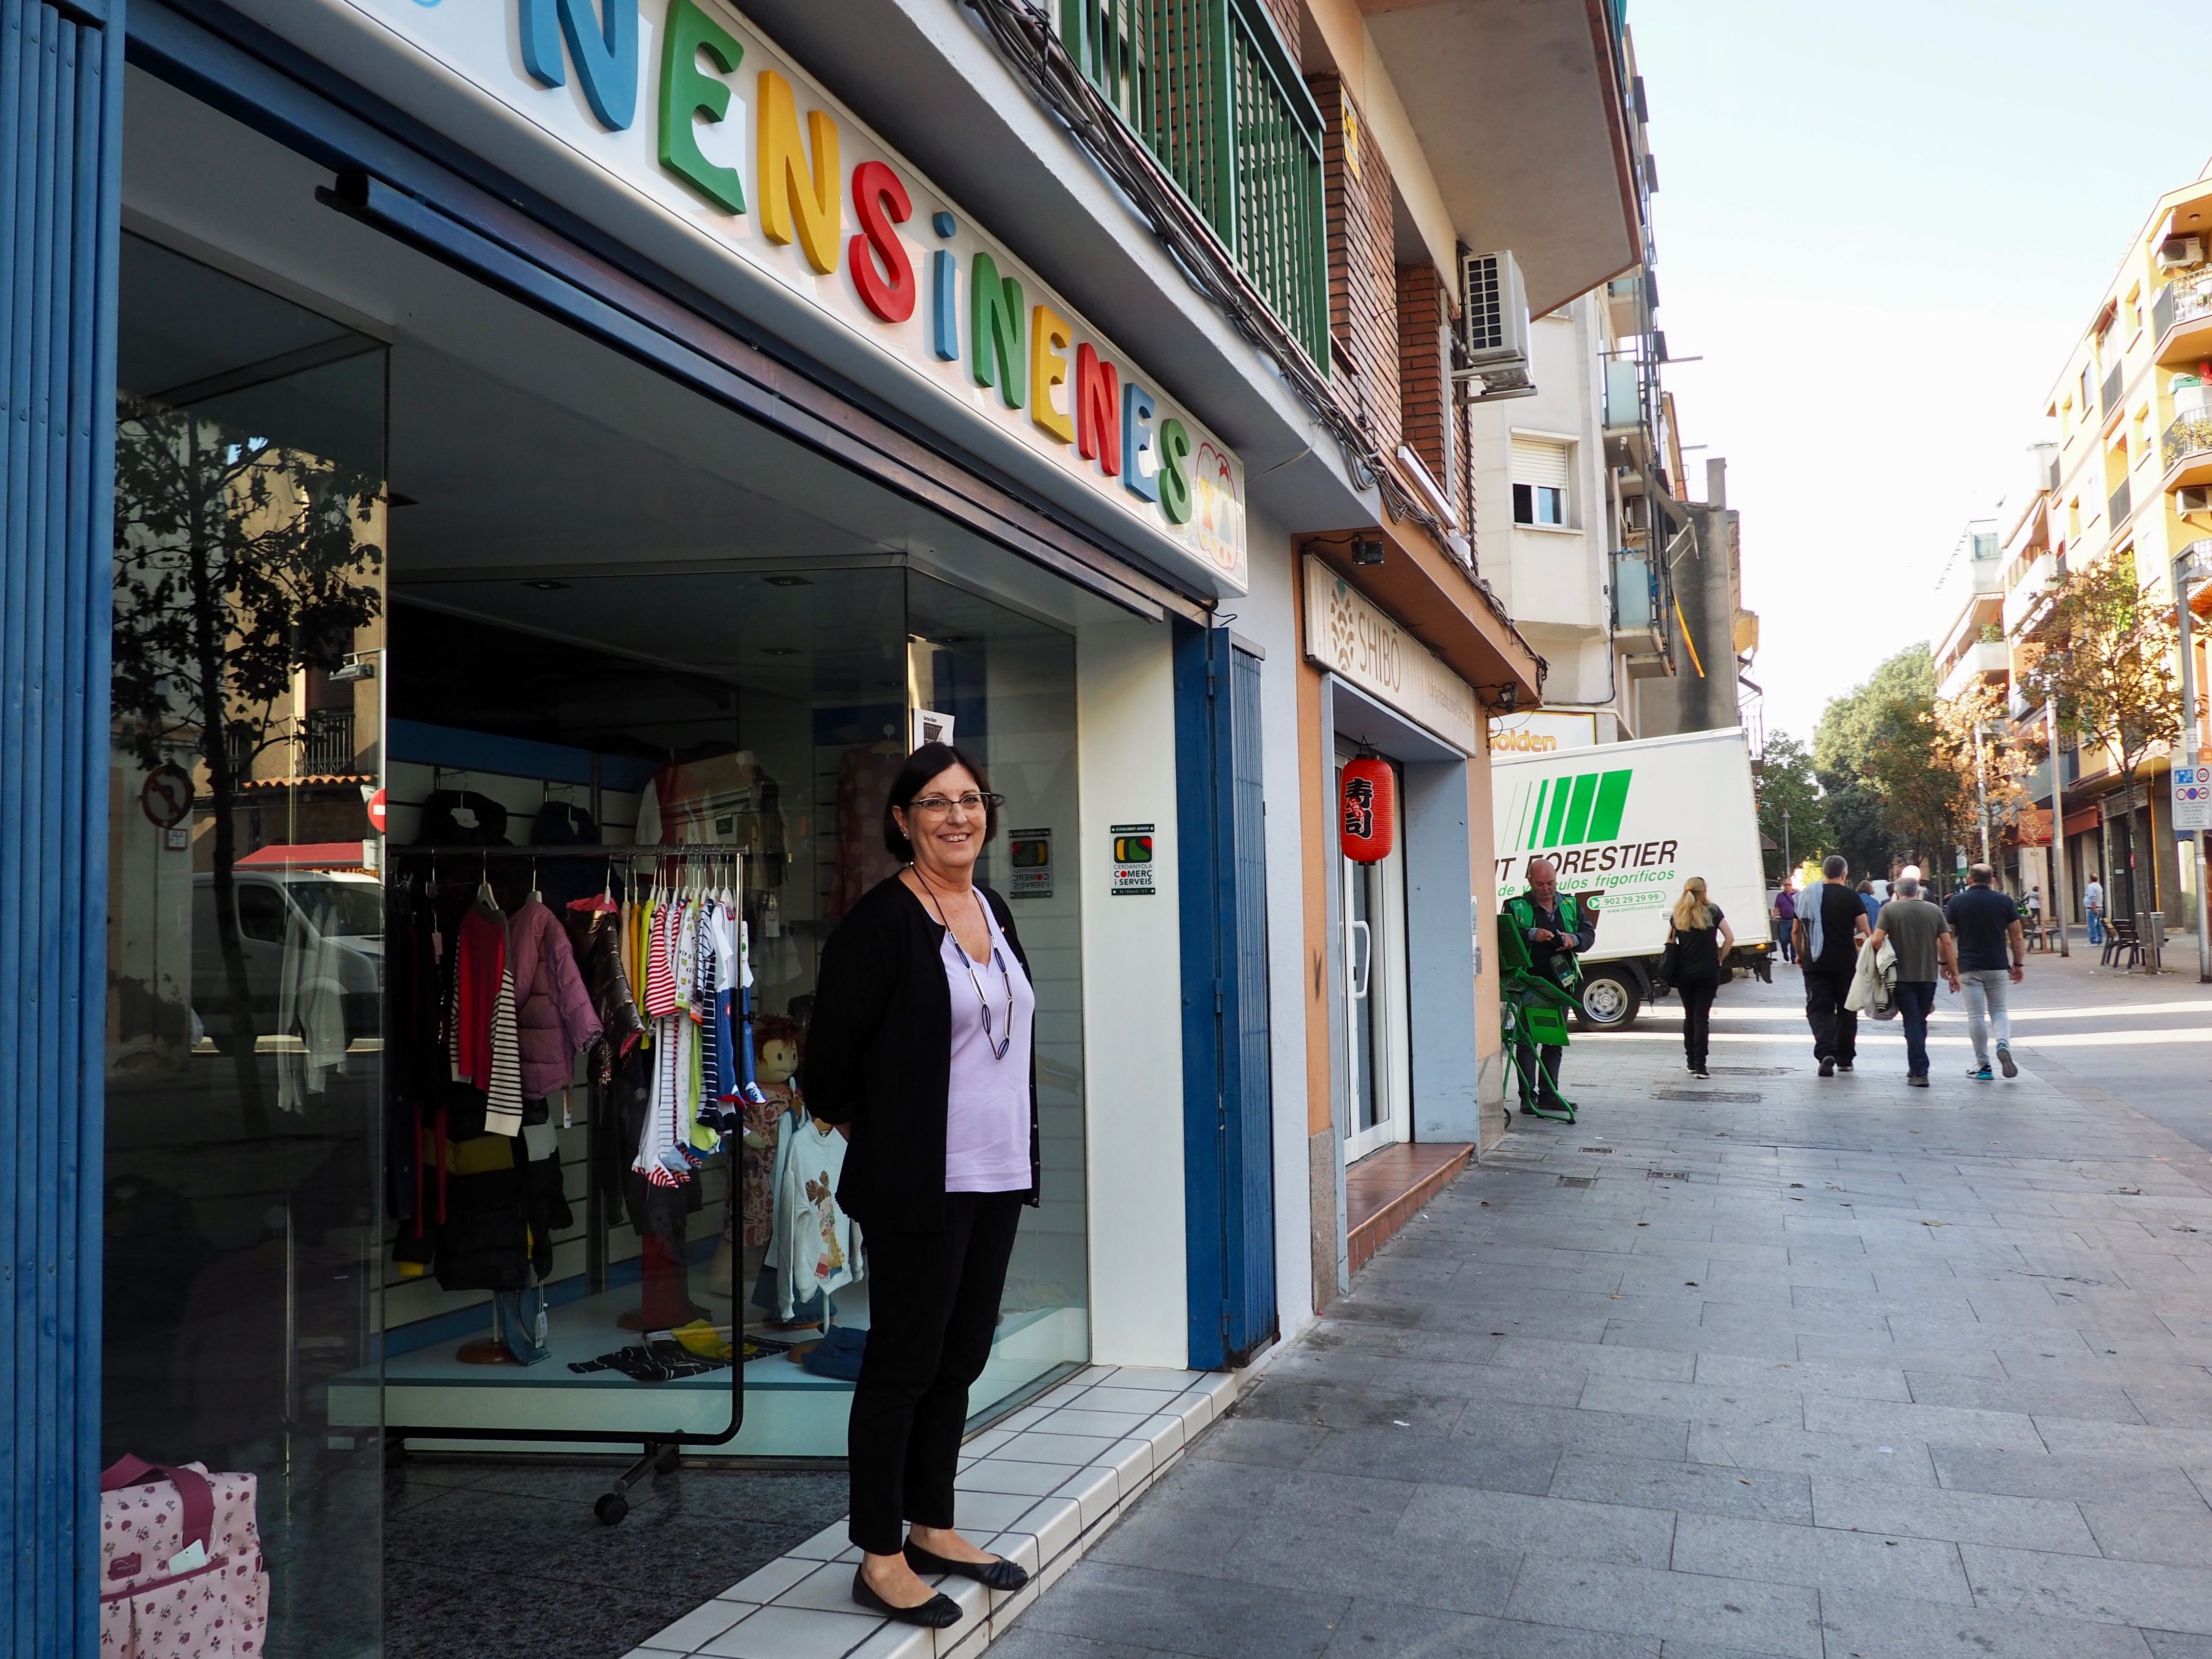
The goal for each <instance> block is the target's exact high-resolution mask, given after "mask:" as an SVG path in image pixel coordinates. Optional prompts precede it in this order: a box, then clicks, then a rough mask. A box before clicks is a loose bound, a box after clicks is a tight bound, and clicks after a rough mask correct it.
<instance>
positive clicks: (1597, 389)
mask: <svg viewBox="0 0 2212 1659" xmlns="http://www.w3.org/2000/svg"><path fill="white" fill-rule="evenodd" d="M1651 287H1652V282H1651V277H1650V274H1649V272H1648V270H1638V271H1634V272H1631V273H1630V274H1629V275H1627V276H1623V277H1619V278H1616V279H1615V280H1613V282H1611V283H1607V285H1606V286H1605V287H1604V288H1601V289H1593V290H1592V291H1591V292H1589V293H1588V294H1584V295H1578V296H1577V297H1576V298H1575V299H1574V300H1572V301H1569V302H1568V303H1567V304H1566V305H1565V306H1563V307H1559V309H1558V310H1557V311H1554V312H1552V313H1548V314H1547V315H1545V316H1542V317H1540V318H1538V319H1535V320H1534V322H1533V323H1531V325H1529V330H1528V336H1529V373H1530V379H1531V380H1532V381H1533V383H1534V390H1533V392H1531V394H1530V395H1528V396H1527V397H1524V398H1518V399H1514V400H1498V401H1495V402H1486V403H1482V404H1476V405H1474V407H1473V408H1472V409H1471V410H1469V416H1468V427H1469V435H1468V445H1469V449H1470V453H1471V456H1472V461H1473V473H1474V519H1475V536H1474V540H1475V545H1476V547H1477V548H1478V549H1479V550H1480V555H1481V568H1482V571H1483V574H1485V576H1486V578H1487V579H1488V580H1489V581H1490V582H1491V584H1492V586H1493V587H1495V588H1496V589H1497V591H1498V597H1499V598H1500V599H1503V600H1504V602H1505V606H1506V609H1507V611H1509V612H1510V613H1511V615H1512V617H1513V618H1514V622H1515V625H1516V627H1518V628H1519V629H1521V631H1522V634H1523V635H1525V636H1526V637H1527V639H1528V641H1529V643H1530V644H1531V645H1533V646H1534V647H1536V649H1537V650H1538V651H1540V652H1541V653H1543V657H1544V660H1545V665H1546V669H1547V672H1546V675H1545V679H1544V699H1543V705H1542V707H1541V708H1540V709H1535V710H1531V711H1528V712H1527V713H1525V714H1515V715H1509V716H1503V717H1500V719H1499V720H1498V722H1497V726H1496V729H1497V732H1498V736H1499V739H1500V741H1503V742H1507V743H1511V742H1515V741H1519V740H1522V738H1523V735H1524V734H1525V735H1526V737H1527V738H1539V737H1542V736H1546V735H1549V736H1553V737H1560V736H1565V737H1567V738H1569V739H1570V740H1580V741H1586V742H1596V743H1612V742H1616V741H1619V740H1620V739H1623V738H1636V737H1640V736H1646V735H1650V734H1649V733H1647V732H1645V731H1644V726H1643V721H1642V719H1641V713H1642V699H1641V696H1640V695H1639V694H1640V692H1641V690H1642V689H1643V688H1644V685H1645V684H1646V683H1647V682H1649V681H1650V680H1653V679H1655V678H1664V677H1665V676H1667V675H1668V674H1670V673H1672V672H1674V670H1675V660H1674V638H1675V636H1676V635H1677V633H1678V631H1679V630H1678V624H1677V623H1676V622H1675V619H1674V584H1673V582H1672V580H1670V578H1669V570H1668V564H1667V562H1666V560H1665V559H1664V558H1663V557H1662V556H1656V555H1655V550H1653V548H1652V547H1651V545H1650V535H1649V531H1650V526H1651V524H1652V522H1653V520H1654V518H1655V517H1656V516H1662V515H1655V513H1654V512H1653V510H1652V502H1653V501H1654V499H1655V496H1654V493H1653V492H1654V491H1655V490H1663V489H1664V488H1665V480H1666V479H1667V478H1668V473H1667V472H1666V470H1665V462H1664V460H1663V459H1661V452H1660V450H1659V447H1658V446H1657V445H1656V443H1655V442H1654V434H1653V429H1652V428H1653V427H1654V425H1655V424H1656V422H1655V421H1654V419H1653V418H1652V417H1653V416H1654V415H1655V414H1657V415H1659V416H1660V417H1661V418H1662V419H1663V413H1662V411H1658V410H1650V409H1649V408H1648V407H1647V401H1646V391H1647V386H1648V384H1649V380H1650V377H1651V371H1650V368H1649V366H1647V364H1646V363H1645V362H1644V361H1643V359H1642V357H1641V352H1642V351H1643V349H1644V338H1645V337H1647V336H1648V335H1649V334H1650V325H1649V319H1648V318H1647V317H1646V315H1645V313H1646V311H1647V309H1648V302H1647V301H1646V298H1645V296H1646V295H1648V294H1649V293H1650V291H1651ZM1647 467H1649V468H1650V472H1651V474H1652V475H1653V476H1652V477H1651V478H1649V479H1648V478H1647V474H1646V471H1645V469H1646V468H1647Z"/></svg>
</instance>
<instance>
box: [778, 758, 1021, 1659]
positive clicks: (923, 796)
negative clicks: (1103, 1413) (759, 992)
mask: <svg viewBox="0 0 2212 1659" xmlns="http://www.w3.org/2000/svg"><path fill="white" fill-rule="evenodd" d="M1001 799H1002V798H1001V797H1000V796H998V795H994V794H993V793H991V787H990V784H989V783H988V781H987V780H986V779H985V777H984V775H983V769H982V768H981V766H979V765H978V764H977V763H975V761H973V760H971V759H970V758H969V757H967V756H966V755H963V754H962V753H961V752H960V751H959V750H957V749H955V748H953V747H952V746H951V744H942V743H932V744H923V745H922V746H921V748H920V749H917V750H915V752H914V753H913V755H912V756H910V757H908V760H907V763H906V764H905V766H904V767H902V769H900V772H899V775H898V776H897V778H896V781H894V782H893V783H892V785H891V789H890V799H889V801H888V804H887V805H885V807H884V845H885V846H886V847H887V848H889V849H890V853H891V855H892V856H893V857H894V858H896V859H898V860H900V861H901V862H902V864H903V865H904V866H905V867H904V868H903V869H902V870H901V871H900V872H899V873H898V874H896V876H892V877H890V878H888V879H887V880H884V881H883V882H880V883H878V884H877V885H876V886H875V887H874V888H873V889H872V890H870V891H869V892H868V893H867V894H866V896H864V897H862V898H861V899H860V902H858V903H857V904H855V905H854V907H853V908H852V909H851V910H850V911H849V912H848V914H847V915H846V917H845V919H844V920H843V921H842V922H840V923H839V924H838V925H837V930H836V932H835V933H832V934H830V936H829V942H828V944H827V945H824V946H823V952H822V969H821V974H820V975H819V978H818V979H817V984H816V991H815V1000H814V1019H813V1024H812V1027H811V1030H810V1031H809V1033H808V1038H807V1048H806V1060H805V1073H804V1077H803V1086H804V1087H805V1091H806V1102H807V1109H809V1110H810V1111H811V1112H812V1113H813V1114H814V1115H815V1116H817V1117H818V1118H822V1119H823V1120H825V1121H829V1122H831V1123H836V1124H842V1125H843V1126H844V1127H845V1133H846V1135H847V1137H848V1139H849V1140H850V1142H851V1146H850V1148H849V1150H848V1152H846V1155H845V1168H844V1173H843V1175H842V1176H841V1177H840V1178H839V1181H838V1183H837V1201H838V1202H839V1203H840V1204H841V1205H842V1206H844V1208H845V1211H846V1212H847V1213H848V1214H849V1215H850V1216H851V1217H852V1218H854V1220H855V1221H857V1222H859V1223H860V1227H861V1230H862V1233H863V1235H864V1237H866V1242H867V1252H868V1277H869V1291H868V1312H869V1326H870V1328H869V1331H868V1343H867V1348H866V1352H865V1355H864V1356H863V1358H862V1359H861V1362H860V1381H859V1383H857V1384H856V1385H855V1386H854V1390H853V1414H852V1421H851V1425H850V1428H849V1430H848V1450H849V1453H850V1457H851V1465H852V1483H853V1516H852V1522H851V1536H852V1540H853V1542H854V1544H856V1545H858V1546H859V1547H860V1551H861V1561H860V1567H859V1569H858V1570H857V1571H855V1572H854V1576H853V1599H854V1601H857V1602H859V1603H860V1605H861V1606H862V1607H867V1608H869V1609H871V1610H872V1611H873V1612H877V1613H889V1614H890V1615H891V1616H892V1617H893V1618H895V1619H898V1620H904V1621H905V1622H907V1623H908V1624H915V1625H926V1626H932V1627H933V1628H938V1629H942V1628H943V1627H945V1626H948V1625H951V1624H955V1623H957V1622H958V1620H959V1619H960V1607H959V1605H958V1603H957V1602H955V1601H953V1600H952V1598H951V1597H950V1596H948V1595H940V1594H939V1593H937V1592H936V1591H935V1590H933V1589H932V1588H931V1587H930V1586H929V1584H927V1583H925V1582H924V1581H923V1579H922V1577H921V1575H922V1574H923V1573H930V1574H937V1575H942V1574H946V1573H957V1574H959V1575H960V1576H962V1577H967V1578H973V1579H975V1580H976V1581H977V1582H978V1583H982V1584H984V1585H986V1586H987V1587H988V1588H989V1589H994V1590H997V1591H1000V1592H1002V1593H1010V1592H1012V1591H1014V1590H1018V1589H1021V1588H1022V1586H1023V1585H1024V1584H1025V1583H1028V1582H1029V1575H1028V1574H1027V1573H1026V1572H1024V1571H1023V1570H1022V1569H1021V1568H1020V1567H1018V1566H1017V1565H1014V1564H1013V1563H1012V1562H1011V1561H1005V1560H1001V1559H999V1558H998V1557H996V1556H992V1555H987V1554H985V1553H983V1552H982V1551H981V1550H979V1549H977V1548H976V1547H975V1546H974V1545H973V1544H970V1543H969V1541H967V1540H966V1539H964V1538H963V1537H962V1536H961V1535H960V1534H958V1533H957V1532H956V1531H955V1530H954V1529H953V1493H952V1481H953V1475H954V1473H955V1471H956V1470H957V1468H958V1465H959V1459H960V1436H961V1431H962V1430H963V1427H964V1426H965V1425H966V1423H967V1418H968V1388H969V1384H970V1383H973V1382H974V1381H975V1378H976V1377H977V1376H980V1375H981V1372H982V1370H983V1365H984V1362H985V1361H987V1359H988V1358H990V1356H991V1340H992V1337H993V1334H994V1332H995V1331H996V1328H997V1326H998V1322H999V1297H1000V1291H1002V1290H1003V1288H1004V1287H1005V1285H1006V1266H1007V1263H1008V1261H1010V1260H1011V1259H1012V1255H1013V1249H1014V1233H1015V1230H1016V1228H1017V1226H1018V1223H1019V1221H1020V1218H1021V1211H1022V1206H1024V1204H1030V1205H1034V1204H1035V1203H1036V1201H1037V1185H1038V1181H1037V1126H1036V1086H1035V1081H1034V1078H1033V1076H1032V1070H1031V1064H1030V1054H1031V1033H1032V1030H1033V1028H1034V1024H1035V1020H1036V994H1035V993H1034V992H1033V991H1032V990H1031V989H1030V973H1029V960H1028V958H1027V957H1024V955H1023V954H1022V947H1021V944H1020V941H1019V940H1018V939H1017V938H1016V937H1015V933H1014V919H1013V915H1012V911H1010V910H1009V909H1008V908H1007V907H1006V901H1005V900H1004V899H1003V898H1001V897H1000V896H999V895H998V894H996V893H994V892H993V891H992V890H990V889H989V888H987V887H985V886H982V885H981V884H979V883H978V882H977V881H976V880H975V860H976V859H977V857H978V856H979V855H980V854H981V852H982V850H983V846H984V843H985V842H988V841H989V840H990V839H991V837H992V836H994V835H996V834H997V833H998V829H999V807H1000V801H1001ZM909 1522H911V1530H909V1529H908V1523H909Z"/></svg>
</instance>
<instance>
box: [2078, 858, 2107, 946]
mask: <svg viewBox="0 0 2212 1659" xmlns="http://www.w3.org/2000/svg"><path fill="white" fill-rule="evenodd" d="M2081 914H2082V915H2085V916H2087V918H2088V919H2089V943H2090V944H2092V945H2102V944H2103V943H2104V942H2105V884H2104V883H2103V882H2101V881H2099V880H2098V879H2097V872H2095V871H2094V870H2092V871H2091V872H2089V884H2088V885H2087V886H2086V887H2084V888H2083V889H2082V890H2081Z"/></svg>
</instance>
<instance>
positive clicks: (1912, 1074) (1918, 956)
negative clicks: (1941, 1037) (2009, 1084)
mask: <svg viewBox="0 0 2212 1659" xmlns="http://www.w3.org/2000/svg"><path fill="white" fill-rule="evenodd" d="M1885 941H1887V943H1888V944H1889V945H1890V947H1891V948H1892V949H1893V950H1894V951H1896V952H1897V1007H1898V1012H1899V1013H1901V1014H1903V1015H1904V1016H1905V1081H1906V1082H1907V1083H1909V1084H1911V1085H1912V1086H1913V1087H1914V1088H1916V1089H1924V1088H1926V1087H1927V1086H1928V1016H1929V1014H1931V1013H1933V1012H1935V1010H1936V975H1937V973H1939V972H1940V973H1941V974H1942V976H1943V979H1944V981H1945V982H1946V983H1947V984H1948V985H1949V986H1950V987H1951V989H1952V992H1953V993H1954V994H1956V993H1957V991H1958V989H1959V960H1958V954H1957V952H1956V951H1955V950H1954V948H1953V946H1952V943H1951V924H1950V923H1949V922H1948V921H1944V920H1943V913H1942V911H1941V910H1939V909H1937V908H1936V906H1935V905H1933V904H1931V903H1929V902H1928V901H1927V900H1926V899H1924V898H1923V897H1921V896H1920V878H1919V877H1917V876H1904V877H1900V878H1899V880H1898V884H1897V896H1896V897H1894V898H1893V899H1891V900H1890V901H1889V902H1888V903H1887V904H1885V905H1883V906H1882V907H1881V915H1878V916H1876V917H1875V922H1874V935H1873V944H1874V947H1875V950H1877V951H1879V950H1880V949H1881V947H1882V945H1883V943H1884V942H1885Z"/></svg>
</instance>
